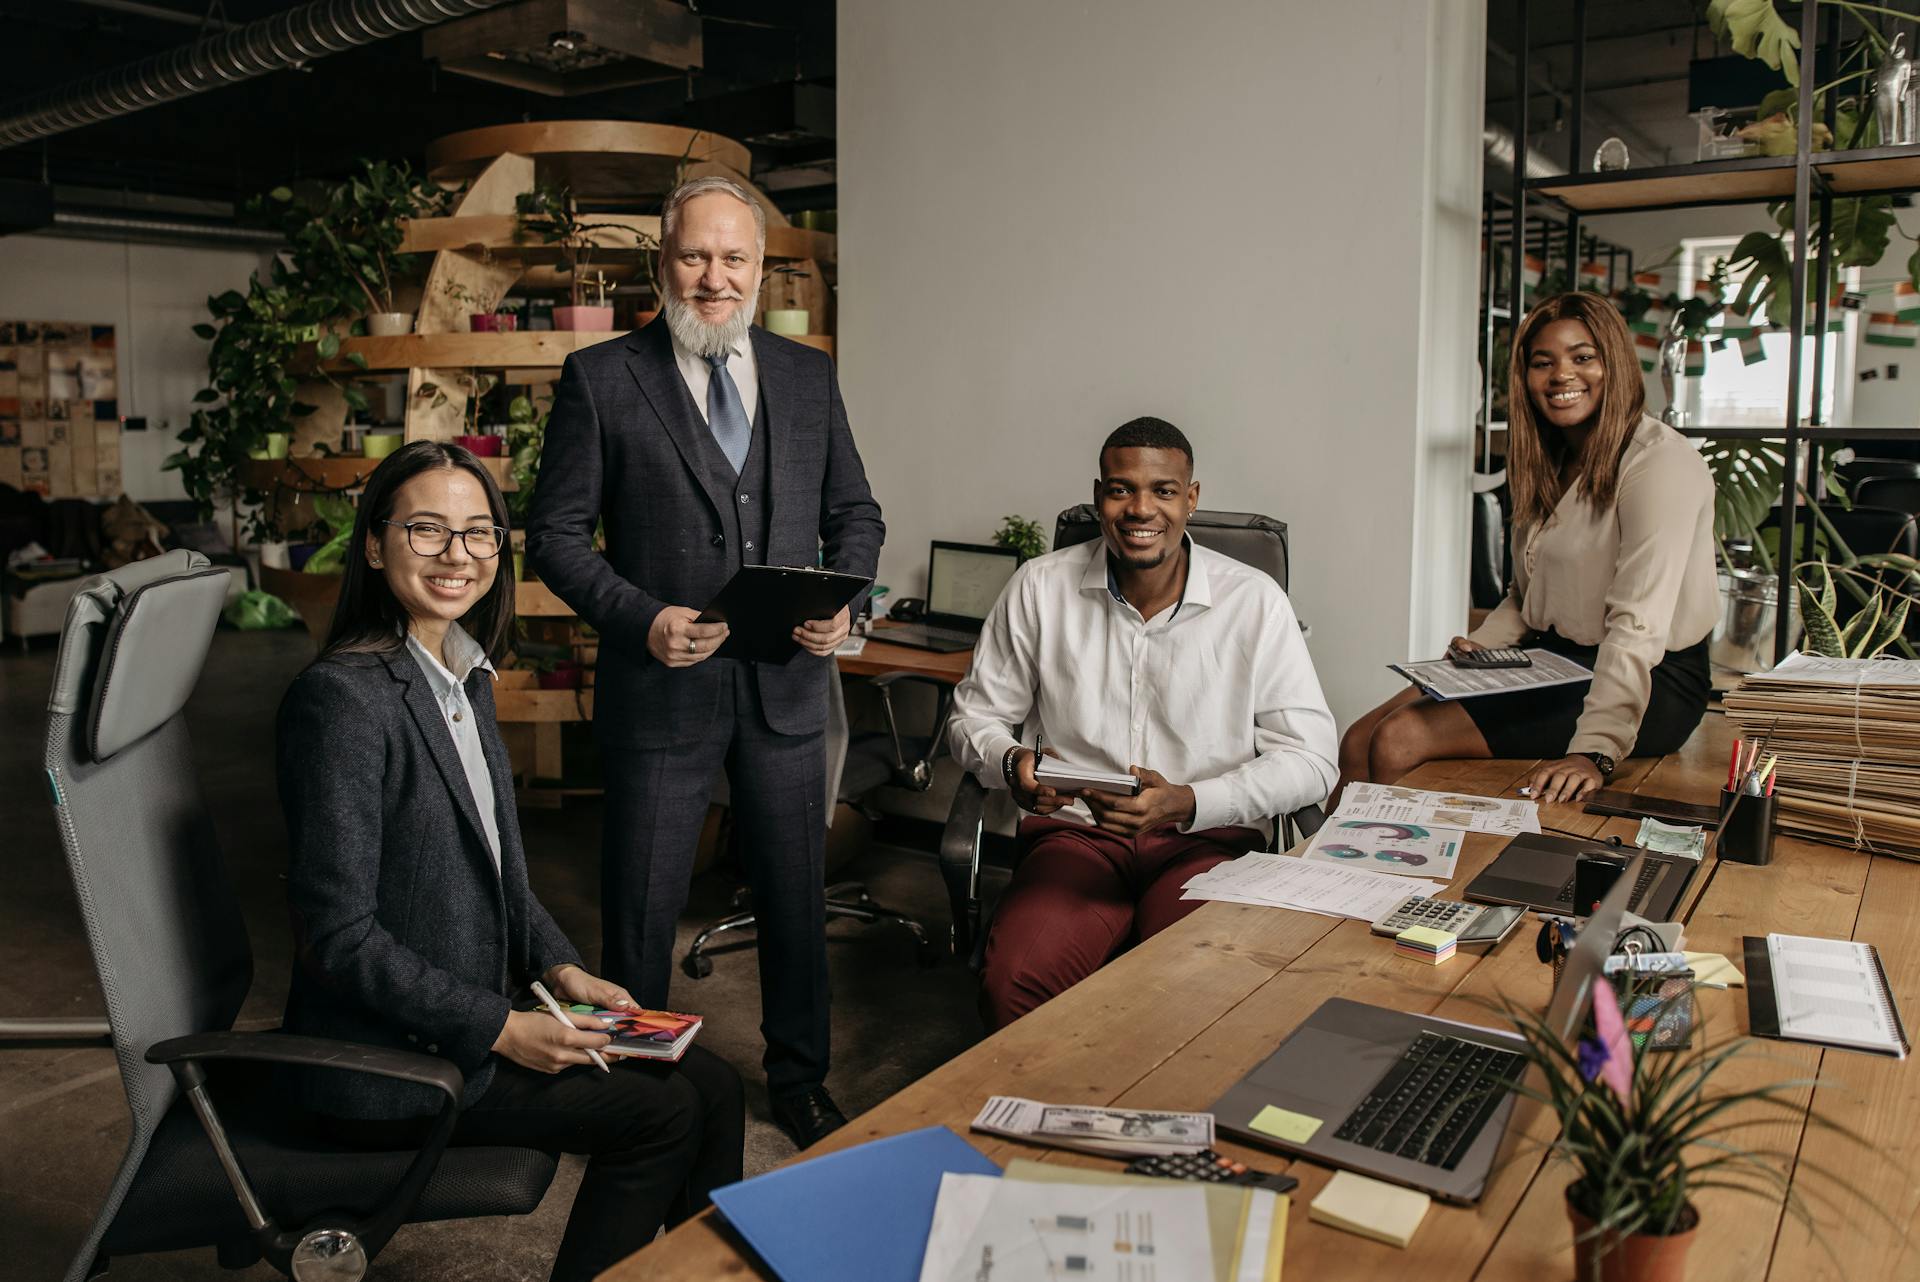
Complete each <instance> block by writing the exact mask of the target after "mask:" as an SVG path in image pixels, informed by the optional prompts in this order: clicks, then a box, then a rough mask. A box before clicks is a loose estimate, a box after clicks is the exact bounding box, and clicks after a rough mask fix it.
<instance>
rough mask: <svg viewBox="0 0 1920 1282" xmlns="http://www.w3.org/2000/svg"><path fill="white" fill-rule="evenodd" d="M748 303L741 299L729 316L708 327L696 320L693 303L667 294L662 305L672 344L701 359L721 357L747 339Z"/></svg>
mask: <svg viewBox="0 0 1920 1282" xmlns="http://www.w3.org/2000/svg"><path fill="white" fill-rule="evenodd" d="M750 301H751V300H742V301H741V302H740V304H739V305H738V306H736V307H735V308H734V309H733V315H731V316H729V317H728V318H727V319H726V320H724V321H722V322H721V323H720V324H718V325H709V324H707V322H705V321H703V320H701V319H700V313H699V312H697V311H695V310H694V308H693V304H692V303H689V302H688V301H687V300H686V299H684V298H678V297H675V296H673V295H669V296H668V297H667V298H666V300H665V302H666V306H665V308H664V309H663V310H665V312H666V315H667V329H668V330H670V331H671V332H672V334H673V341H674V342H676V343H678V344H680V346H682V347H684V348H685V349H686V350H687V351H689V352H692V353H693V354H694V355H695V356H699V357H702V358H705V357H708V356H723V355H725V354H726V353H728V352H730V351H732V350H733V349H734V348H736V347H738V346H739V345H740V341H741V340H742V339H744V338H745V337H746V336H747V326H749V325H751V324H752V323H753V308H752V307H751V305H750Z"/></svg>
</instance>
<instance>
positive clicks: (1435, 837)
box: [1301, 815, 1467, 881]
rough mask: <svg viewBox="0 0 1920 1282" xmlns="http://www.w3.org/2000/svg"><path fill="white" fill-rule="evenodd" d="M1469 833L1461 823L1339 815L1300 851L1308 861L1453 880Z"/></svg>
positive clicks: (1328, 822) (1399, 874)
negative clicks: (1428, 823)
mask: <svg viewBox="0 0 1920 1282" xmlns="http://www.w3.org/2000/svg"><path fill="white" fill-rule="evenodd" d="M1466 839H1467V834H1466V832H1465V830H1463V829H1460V828H1439V827H1428V826H1425V825H1422V824H1410V823H1393V822H1390V821H1388V820H1385V819H1349V818H1346V817H1344V816H1343V815H1335V816H1334V817H1333V818H1331V819H1329V820H1327V822H1326V823H1325V825H1323V826H1322V827H1321V829H1320V831H1319V832H1317V833H1315V834H1314V835H1313V839H1312V840H1311V841H1310V842H1309V843H1308V844H1307V850H1306V853H1305V854H1304V855H1302V856H1301V857H1302V858H1303V859H1305V860H1307V861H1308V862H1309V863H1322V864H1335V865H1338V866H1339V867H1342V868H1365V869H1367V870H1368V871H1369V872H1384V873H1392V874H1394V875H1395V876H1400V877H1438V878H1439V879H1440V880H1442V881H1451V880H1453V868H1454V865H1455V864H1457V863H1458V862H1459V861H1460V847H1461V845H1462V843H1464V842H1465V841H1466Z"/></svg>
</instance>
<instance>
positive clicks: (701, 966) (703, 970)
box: [680, 953, 713, 979]
mask: <svg viewBox="0 0 1920 1282" xmlns="http://www.w3.org/2000/svg"><path fill="white" fill-rule="evenodd" d="M680 969H681V970H683V971H685V972H686V973H687V978H688V979H705V978H706V977H707V976H709V975H711V974H713V958H711V957H709V956H707V955H706V954H705V953H688V954H687V955H686V956H685V957H682V958H681V959H680Z"/></svg>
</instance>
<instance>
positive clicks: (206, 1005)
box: [0, 551, 554, 1282]
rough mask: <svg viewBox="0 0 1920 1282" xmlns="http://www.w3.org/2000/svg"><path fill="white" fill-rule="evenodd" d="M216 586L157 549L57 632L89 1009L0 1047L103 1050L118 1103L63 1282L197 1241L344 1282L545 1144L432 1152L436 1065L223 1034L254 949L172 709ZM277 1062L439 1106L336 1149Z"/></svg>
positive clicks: (190, 563) (517, 1189)
mask: <svg viewBox="0 0 1920 1282" xmlns="http://www.w3.org/2000/svg"><path fill="white" fill-rule="evenodd" d="M226 592H227V572H226V570H224V569H221V568H218V567H213V566H210V565H209V564H208V562H207V559H206V558H205V557H204V556H202V555H200V554H199V553H197V552H186V551H173V552H168V553H166V554H164V555H162V556H158V557H155V558H153V559H152V560H148V561H138V562H135V563H133V564H131V565H128V566H125V567H123V568H121V569H118V570H115V571H113V572H112V573H110V574H105V575H100V576H97V577H95V578H93V579H90V580H88V582H87V584H86V585H85V586H84V587H83V588H82V589H81V590H80V592H79V593H78V595H76V596H75V597H74V599H73V602H72V604H71V605H70V606H69V607H68V610H67V618H66V627H65V629H64V630H63V631H62V633H61V637H60V650H59V655H58V658H57V660H56V666H55V669H54V679H53V693H52V697H51V699H50V701H49V715H48V718H47V740H46V754H45V764H46V774H47V783H48V786H49V789H50V790H51V793H52V800H53V806H54V812H55V815H56V817H57V819H58V824H59V829H60V844H61V846H62V848H63V849H64V850H65V853H66V857H67V867H68V870H69V872H70V874H71V875H72V878H73V889H74V893H75V896H76V898H78V900H79V901H80V911H81V916H82V918H83V919H84V921H85V924H86V930H87V939H88V942H89V944H90V945H91V946H92V950H93V958H94V965H95V967H96V969H97V970H98V972H99V976H100V987H101V990H102V991H103V992H104V994H105V996H106V1003H107V1017H106V1019H104V1020H28V1019H20V1020H6V1021H3V1022H0V1041H4V1042H6V1043H9V1044H18V1045H29V1044H38V1045H42V1046H45V1045H49V1044H56V1045H106V1044H111V1045H112V1047H113V1050H114V1055H115V1057H116V1059H118V1061H119V1065H120V1078H121V1082H122V1084H123V1085H124V1087H125V1090H126V1095H127V1106H128V1108H129V1109H130V1110H131V1112H132V1114H133V1129H132V1134H131V1136H130V1138H129V1139H128V1142H127V1152H126V1156H125V1158H124V1159H123V1160H122V1162H121V1165H120V1169H119V1172H118V1174H117V1175H116V1176H115V1178H114V1181H113V1184H112V1186H111V1188H110V1189H109V1191H108V1193H107V1197H106V1200H105V1202H104V1203H103V1204H102V1205H101V1208H100V1212H99V1214H98V1216H97V1217H96V1218H95V1220H94V1223H93V1225H92V1227H91V1229H90V1230H89V1231H88V1234H87V1237H86V1240H85V1241H84V1242H83V1243H82V1244H81V1247H80V1250H79V1251H78V1253H77V1254H76V1255H75V1256H74V1259H73V1263H72V1265H71V1266H70V1267H69V1268H68V1270H67V1272H66V1275H65V1278H66V1282H82V1280H83V1279H86V1278H90V1277H94V1276H97V1275H98V1274H99V1273H101V1272H104V1271H105V1269H106V1266H107V1262H108V1259H109V1257H111V1256H114V1255H136V1254H142V1253H145V1252H149V1251H174V1250H183V1249H188V1248H194V1247H203V1246H209V1245H210V1246H213V1247H215V1248H216V1249H217V1251H218V1257H219V1261H220V1263H221V1264H222V1265H223V1266H225V1267H227V1268H244V1267H247V1266H248V1265H251V1264H253V1263H254V1262H256V1261H258V1260H260V1259H262V1258H264V1259H266V1260H267V1261H268V1262H269V1263H270V1264H272V1265H273V1267H274V1268H276V1269H278V1270H279V1271H280V1272H282V1273H284V1274H287V1275H289V1276H291V1277H294V1278H296V1279H300V1280H301V1282H306V1280H307V1279H317V1278H325V1279H328V1280H329V1282H357V1279H359V1278H361V1277H362V1276H363V1275H364V1273H365V1271H366V1268H367V1265H368V1264H369V1263H370V1262H371V1261H372V1259H373V1258H374V1256H376V1255H377V1254H378V1253H379V1251H380V1249H381V1248H382V1247H384V1246H385V1245H386V1244H387V1241H388V1240H389V1239H390V1238H391V1237H392V1236H393V1234H394V1232H395V1231H396V1230H397V1229H398V1228H399V1227H400V1225H401V1224H403V1223H407V1222H410V1221H416V1220H443V1219H458V1218H462V1217H466V1216H475V1215H519V1214H526V1213H528V1212H530V1211H532V1210H533V1209H534V1208H535V1207H536V1206H538V1205H539V1203H540V1198H541V1197H542V1195H544V1194H545V1192H546V1190H547V1185H548V1184H549V1183H550V1182H551V1180H552V1179H553V1172H554V1158H553V1157H552V1156H551V1155H549V1154H546V1153H540V1152H536V1151H534V1150H531V1149H517V1148H454V1149H449V1148H447V1147H446V1145H447V1138H448V1136H449V1135H450V1134H451V1133H452V1129H453V1123H454V1120H455V1118H456V1115H457V1110H458V1104H459V1100H460V1091H461V1086H462V1079H461V1075H460V1071H459V1069H457V1068H456V1067H455V1066H454V1065H453V1064H451V1063H450V1062H448V1061H446V1060H443V1059H439V1058H437V1057H433V1056H429V1055H418V1054H412V1053H405V1052H400V1051H395V1050H388V1049H386V1048H384V1047H374V1046H363V1045H357V1044H354V1043H351V1042H342V1041H334V1040H330V1039H325V1038H315V1037H295V1036H291V1035H287V1034H282V1033H278V1032H257V1033H256V1032H248V1033H239V1032H234V1031H233V1020H234V1017H235V1015H236V1014H237V1013H238V1012H239V1010H240V1006H241V1003H242V1001H243V1000H244V999H245V997H246V994H247V988H248V986H249V985H250V983H251V982H252V978H253V953H252V949H251V948H250V946H249V944H248V941H247V932H246V925H245V922H244V921H243V920H242V919H241V915H240V908H239V904H238V902H237V900H236V899H235V897H234V894H233V890H232V887H231V886H230V885H229V883H228V880H227V875H226V869H225V866H224V865H223V863H222V861H221V858H220V851H219V847H218V844H217V843H216V841H215V837H214V829H213V823H212V817H211V815H209V813H208V811H207V805H206V800H205V798H204V797H203V796H202V794H201V791H200V785H199V781H198V779H197V777H196V775H195V773H194V767H193V753H192V744H191V743H190V742H189V741H188V737H187V725H186V718H185V717H184V716H183V715H182V712H181V709H182V708H183V707H184V705H185V704H186V702H187V698H188V696H189V695H190V694H192V692H193V688H194V686H195V684H196V683H197V682H198V680H199V677H200V669H201V666H202V665H203V664H204V662H205V660H206V655H207V646H208V643H209V641H210V640H211V638H212V636H213V629H214V624H215V622H216V620H217V619H218V617H219V614H220V607H221V604H222V603H223V602H224V600H225V598H226ZM275 1064H303V1065H311V1066H320V1067H332V1068H337V1069H339V1070H341V1071H345V1072H357V1073H372V1074H375V1075H377V1076H382V1077H393V1078H400V1079H403V1080H406V1081H411V1082H418V1083H420V1084H421V1085H424V1086H430V1087H433V1088H436V1089H438V1090H439V1091H441V1092H442V1093H443V1094H444V1095H445V1096H446V1104H445V1105H444V1106H443V1107H442V1109H441V1111H440V1114H439V1117H438V1119H437V1121H436V1123H435V1126H434V1130H433V1132H432V1135H431V1137H430V1138H429V1139H428V1141H427V1142H426V1144H425V1145H424V1147H422V1148H420V1149H419V1150H418V1151H417V1152H416V1151H397V1152H359V1151H353V1150H348V1149H344V1148H340V1147H336V1146H334V1145H332V1144H330V1143H328V1142H327V1141H326V1140H325V1139H324V1138H322V1137H318V1136H316V1135H314V1134H312V1131H314V1130H315V1129H317V1128H314V1127H313V1126H312V1123H311V1119H307V1118H296V1117H294V1116H290V1115H289V1114H288V1111H287V1108H286V1106H285V1104H284V1103H283V1102H281V1099H280V1097H279V1096H278V1095H277V1093H276V1091H275V1090H274V1086H273V1082H272V1080H271V1076H272V1069H271V1066H272V1065H275Z"/></svg>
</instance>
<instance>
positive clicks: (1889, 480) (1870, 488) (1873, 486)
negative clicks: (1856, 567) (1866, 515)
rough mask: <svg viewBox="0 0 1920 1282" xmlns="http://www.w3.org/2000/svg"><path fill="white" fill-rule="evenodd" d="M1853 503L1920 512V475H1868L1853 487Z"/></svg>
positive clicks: (1858, 505)
mask: <svg viewBox="0 0 1920 1282" xmlns="http://www.w3.org/2000/svg"><path fill="white" fill-rule="evenodd" d="M1853 504H1854V506H1855V507H1885V508H1892V509H1893V510H1894V511H1896V512H1920V476H1869V477H1866V478H1865V479H1863V480H1862V481H1861V482H1860V483H1859V484H1858V485H1856V486H1854V488H1853ZM1854 550H1855V551H1856V552H1857V551H1859V549H1858V548H1855V549H1854Z"/></svg>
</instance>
